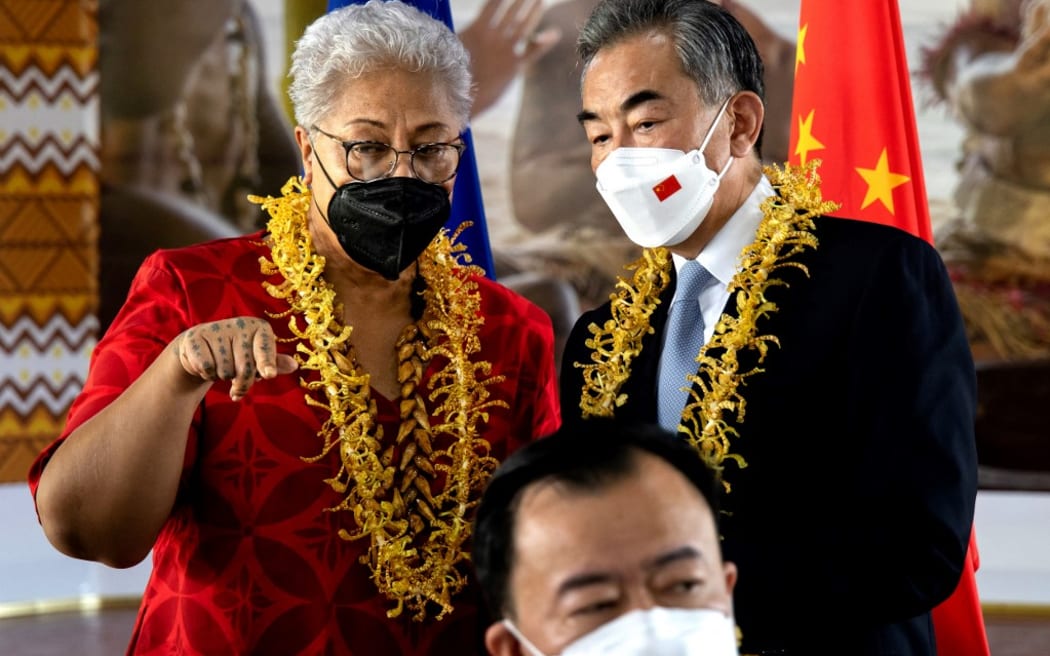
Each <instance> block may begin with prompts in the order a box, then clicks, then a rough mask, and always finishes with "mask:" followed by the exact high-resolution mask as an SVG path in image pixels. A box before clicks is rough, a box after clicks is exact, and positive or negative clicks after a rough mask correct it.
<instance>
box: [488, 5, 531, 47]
mask: <svg viewBox="0 0 1050 656" xmlns="http://www.w3.org/2000/svg"><path fill="white" fill-rule="evenodd" d="M540 1H541V0H510V2H509V4H508V5H507V6H506V7H505V8H504V11H503V13H502V14H500V15H499V16H497V17H496V29H497V30H499V33H500V35H502V36H504V37H506V38H507V39H509V40H510V41H511V42H512V43H515V42H517V41H518V40H520V38H521V36H520V35H519V34H518V32H519V31H520V29H521V27H520V23H521V22H522V19H521V14H522V13H524V9H523V7H524V6H525V3H526V2H529V3H535V2H540Z"/></svg>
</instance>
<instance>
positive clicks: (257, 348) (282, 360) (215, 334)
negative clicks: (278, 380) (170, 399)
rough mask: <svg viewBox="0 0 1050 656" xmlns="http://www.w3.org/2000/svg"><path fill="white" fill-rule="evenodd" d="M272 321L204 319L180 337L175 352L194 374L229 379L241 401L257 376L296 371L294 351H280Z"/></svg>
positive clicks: (270, 376) (252, 318) (183, 366)
mask: <svg viewBox="0 0 1050 656" xmlns="http://www.w3.org/2000/svg"><path fill="white" fill-rule="evenodd" d="M275 344H276V338H275V337H274V334H273V329H272V328H271V327H270V324H269V323H267V322H266V321H264V320H262V319H258V318H256V317H234V318H232V319H224V320H222V321H213V322H210V323H202V324H199V325H196V326H194V327H193V328H190V329H189V330H187V331H186V332H184V333H182V334H181V335H179V336H178V337H177V338H176V344H175V353H176V354H177V355H178V358H179V362H180V363H181V364H182V368H183V369H185V370H186V372H187V373H188V374H190V375H191V376H194V377H197V378H201V379H203V380H208V381H216V380H229V381H232V384H231V385H230V398H231V399H233V400H234V401H239V400H240V399H242V398H244V395H245V394H247V393H248V388H249V387H251V385H252V383H254V382H255V379H256V376H259V377H261V378H273V377H274V376H277V375H278V374H286V373H291V372H292V371H295V370H296V369H297V368H298V366H299V365H298V363H296V361H295V359H294V358H293V357H291V356H290V355H283V354H278V353H277V349H276V346H275Z"/></svg>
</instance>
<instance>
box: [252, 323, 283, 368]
mask: <svg viewBox="0 0 1050 656" xmlns="http://www.w3.org/2000/svg"><path fill="white" fill-rule="evenodd" d="M276 341H277V340H276V338H275V337H274V334H273V328H271V327H270V324H268V323H263V324H262V325H260V326H259V327H258V328H257V329H256V330H255V334H254V335H253V336H252V353H253V355H254V357H255V366H256V368H257V369H258V370H259V375H260V376H262V377H263V378H273V377H274V376H276V375H277V373H278V369H277V363H278V361H277V347H276ZM286 357H287V356H286Z"/></svg>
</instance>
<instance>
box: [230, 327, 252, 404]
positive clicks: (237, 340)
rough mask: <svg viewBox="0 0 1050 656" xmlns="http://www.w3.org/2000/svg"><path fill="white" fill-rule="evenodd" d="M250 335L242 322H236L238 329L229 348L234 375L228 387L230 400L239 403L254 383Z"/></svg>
mask: <svg viewBox="0 0 1050 656" xmlns="http://www.w3.org/2000/svg"><path fill="white" fill-rule="evenodd" d="M252 341H253V340H252V337H251V333H249V331H248V330H247V326H246V325H245V323H244V322H243V321H239V322H238V329H237V331H236V332H235V333H234V334H233V338H232V339H231V343H230V346H231V348H232V349H233V364H234V368H235V370H236V375H235V376H234V378H233V383H232V384H231V385H230V398H231V399H233V400H234V401H239V400H240V399H242V398H244V395H245V394H247V393H248V388H249V387H251V386H252V383H254V382H255V369H256V367H255V355H254V352H253V348H252Z"/></svg>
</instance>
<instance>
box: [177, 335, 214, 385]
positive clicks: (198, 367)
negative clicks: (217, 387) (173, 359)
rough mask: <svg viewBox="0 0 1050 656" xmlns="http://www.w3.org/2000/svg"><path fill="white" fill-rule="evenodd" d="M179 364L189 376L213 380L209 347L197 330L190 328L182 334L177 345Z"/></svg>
mask: <svg viewBox="0 0 1050 656" xmlns="http://www.w3.org/2000/svg"><path fill="white" fill-rule="evenodd" d="M179 363H180V364H182V368H183V369H185V370H186V373H188V374H190V375H191V376H196V377H197V378H203V379H204V380H215V365H214V360H213V359H212V354H211V347H210V346H209V345H208V341H207V340H206V339H204V335H203V333H202V332H201V330H200V329H199V328H197V329H194V328H191V329H190V330H187V331H186V332H185V333H183V336H182V339H181V341H180V344H179Z"/></svg>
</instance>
